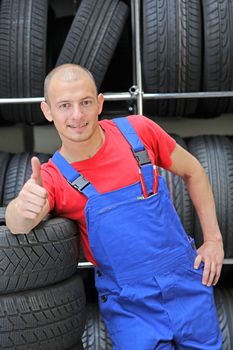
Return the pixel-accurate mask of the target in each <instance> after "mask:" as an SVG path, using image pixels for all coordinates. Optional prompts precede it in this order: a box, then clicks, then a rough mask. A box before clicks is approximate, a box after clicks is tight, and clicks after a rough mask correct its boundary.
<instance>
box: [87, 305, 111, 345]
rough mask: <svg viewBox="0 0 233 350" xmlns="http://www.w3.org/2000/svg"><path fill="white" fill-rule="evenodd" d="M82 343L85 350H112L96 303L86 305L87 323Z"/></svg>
mask: <svg viewBox="0 0 233 350" xmlns="http://www.w3.org/2000/svg"><path fill="white" fill-rule="evenodd" d="M82 342H83V347H84V349H85V350H100V349H101V350H112V341H111V339H110V337H109V334H108V332H107V329H106V327H105V325H104V322H103V320H102V318H101V316H100V313H99V308H98V304H96V303H90V304H87V321H86V325H85V329H84V333H83V336H82Z"/></svg>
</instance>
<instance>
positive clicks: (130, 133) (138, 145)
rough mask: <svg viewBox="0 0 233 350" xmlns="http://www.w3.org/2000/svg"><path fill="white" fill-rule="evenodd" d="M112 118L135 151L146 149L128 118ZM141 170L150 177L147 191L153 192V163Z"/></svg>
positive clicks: (144, 175)
mask: <svg viewBox="0 0 233 350" xmlns="http://www.w3.org/2000/svg"><path fill="white" fill-rule="evenodd" d="M112 120H113V121H114V123H115V124H116V125H117V127H118V128H119V130H120V131H121V133H122V134H123V136H124V137H125V138H126V140H127V141H128V143H129V144H130V146H131V148H132V149H133V151H134V152H138V151H144V150H145V147H144V145H143V143H142V142H141V140H140V138H139V137H138V135H137V133H136V132H135V130H134V128H133V126H132V125H131V124H130V122H129V121H128V119H127V118H124V117H123V118H114V119H112ZM119 151H120V150H119ZM141 171H142V176H143V178H145V177H147V178H148V180H147V184H146V189H147V193H152V192H153V185H154V171H153V165H152V163H149V164H145V165H143V166H141Z"/></svg>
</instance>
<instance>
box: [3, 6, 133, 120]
mask: <svg viewBox="0 0 233 350" xmlns="http://www.w3.org/2000/svg"><path fill="white" fill-rule="evenodd" d="M128 15H129V9H128V6H127V4H126V3H124V2H123V1H119V0H107V1H106V0H85V1H81V2H80V5H79V7H78V9H77V12H76V14H75V16H74V18H73V21H72V24H71V26H70V28H69V30H68V33H67V36H66V38H65V39H64V42H63V43H62V47H61V49H60V51H59V53H58V57H57V59H56V62H55V63H54V62H53V60H52V59H51V57H50V56H54V55H53V50H52V49H51V48H50V47H48V49H49V50H50V51H52V52H50V51H49V50H48V52H47V46H48V45H47V40H48V38H50V33H48V32H47V31H48V29H49V30H51V31H52V29H51V28H53V24H51V22H52V23H54V22H55V19H54V14H53V11H51V9H50V8H49V3H48V0H39V1H33V0H21V1H17V0H2V1H1V3H0V48H1V49H0V76H1V80H0V96H1V97H5V98H9V97H11V98H12V97H15V98H20V97H24V98H25V97H40V96H43V81H44V78H45V76H46V74H47V72H48V70H51V69H52V68H53V67H54V66H58V65H61V64H64V63H75V64H80V65H82V66H84V67H86V68H87V69H89V70H90V71H91V73H92V74H93V76H94V78H95V80H96V83H97V87H98V88H100V86H101V84H102V82H103V80H104V77H105V75H106V72H107V69H108V67H109V65H110V62H111V59H112V57H113V55H114V52H115V50H116V47H117V44H118V42H119V40H120V38H121V34H122V32H123V30H124V27H125V24H126V20H127V18H128ZM55 23H56V22H55ZM48 43H49V44H50V45H53V40H52V39H50V40H48ZM56 47H57V45H56ZM0 113H1V116H2V120H3V122H8V123H21V122H23V123H27V124H30V125H34V124H43V123H46V120H45V118H44V117H43V114H42V112H41V111H40V108H39V105H38V103H37V104H29V103H28V104H21V105H15V104H9V105H8V104H6V105H0Z"/></svg>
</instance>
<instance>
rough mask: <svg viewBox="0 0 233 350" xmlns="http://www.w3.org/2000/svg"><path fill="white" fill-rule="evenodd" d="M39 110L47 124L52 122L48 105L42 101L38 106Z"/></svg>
mask: <svg viewBox="0 0 233 350" xmlns="http://www.w3.org/2000/svg"><path fill="white" fill-rule="evenodd" d="M40 108H41V110H42V112H43V114H44V116H45V118H46V119H47V120H48V121H49V122H52V121H53V117H52V114H51V110H50V106H49V105H48V103H47V102H45V101H42V102H41V104H40Z"/></svg>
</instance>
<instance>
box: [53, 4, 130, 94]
mask: <svg viewBox="0 0 233 350" xmlns="http://www.w3.org/2000/svg"><path fill="white" fill-rule="evenodd" d="M127 15H128V6H127V5H126V4H125V3H124V2H121V1H118V0H107V1H106V0H85V1H82V2H81V4H80V6H79V8H78V10H77V13H76V15H75V18H74V20H73V22H72V25H71V28H70V30H69V33H68V36H67V38H66V40H65V43H64V45H63V48H62V50H61V53H60V55H59V58H58V61H57V63H56V66H59V65H61V64H64V63H76V64H80V65H82V66H84V67H86V68H87V69H89V70H90V71H91V73H92V74H93V76H94V78H95V80H96V84H97V87H98V88H100V86H101V83H102V81H103V79H104V76H105V73H106V71H107V69H108V66H109V63H110V60H111V58H112V56H113V53H114V51H115V48H116V45H117V43H118V41H119V38H120V36H121V33H122V31H123V28H124V25H125V22H126V19H127Z"/></svg>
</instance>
